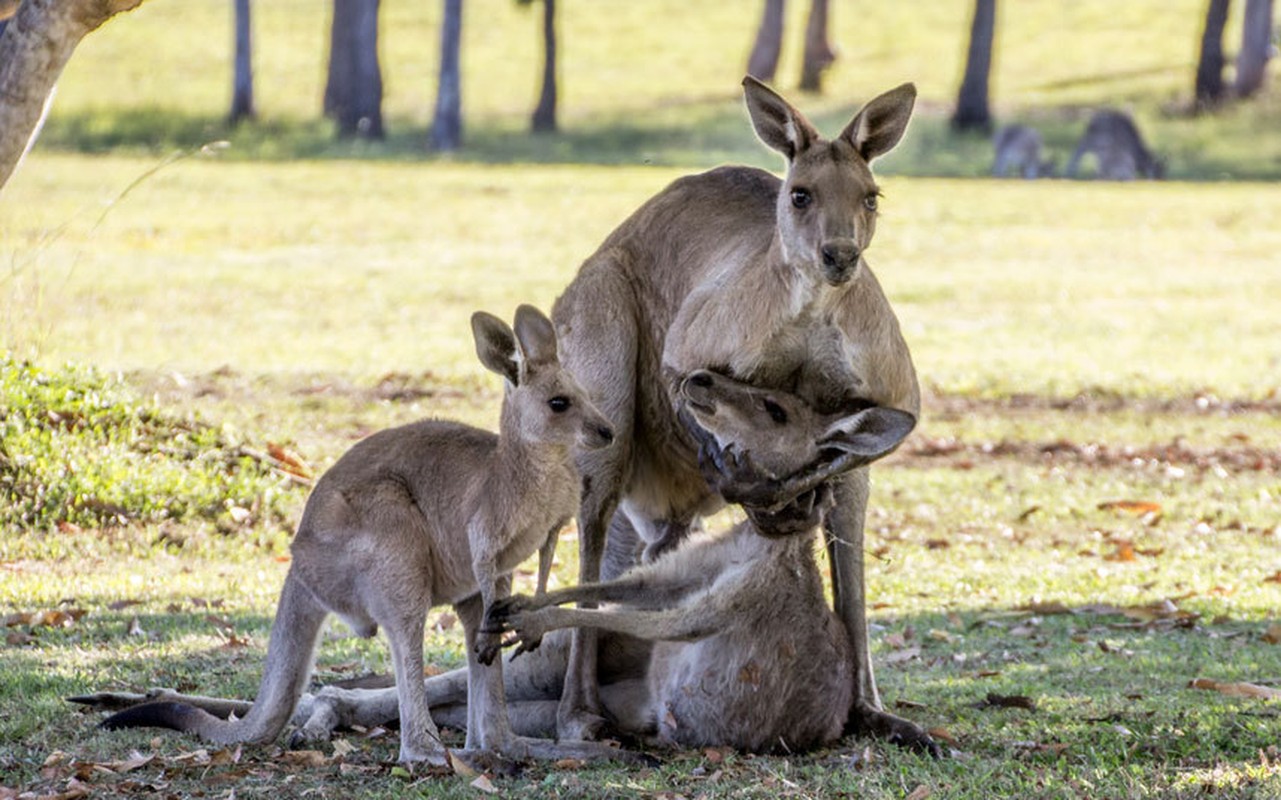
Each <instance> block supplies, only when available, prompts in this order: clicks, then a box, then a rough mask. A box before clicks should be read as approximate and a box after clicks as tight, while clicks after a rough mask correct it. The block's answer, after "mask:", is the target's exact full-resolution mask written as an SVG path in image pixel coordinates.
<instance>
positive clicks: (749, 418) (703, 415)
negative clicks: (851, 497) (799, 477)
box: [680, 370, 916, 478]
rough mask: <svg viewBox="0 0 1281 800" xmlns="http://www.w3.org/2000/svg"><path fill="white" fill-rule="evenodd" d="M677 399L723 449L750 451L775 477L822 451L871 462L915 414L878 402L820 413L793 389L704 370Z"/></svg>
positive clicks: (684, 384)
mask: <svg viewBox="0 0 1281 800" xmlns="http://www.w3.org/2000/svg"><path fill="white" fill-rule="evenodd" d="M680 399H681V401H682V402H683V405H684V407H685V408H686V409H687V410H688V411H689V412H690V414H691V415H692V416H693V418H694V421H695V422H697V423H698V425H699V427H701V428H703V429H704V430H705V431H707V432H708V433H710V434H711V435H712V436H713V437H715V438H716V441H717V444H719V445H720V447H721V448H722V449H723V450H734V451H737V452H738V453H743V454H748V455H750V456H751V457H752V460H753V461H754V462H755V463H756V465H757V466H758V467H759V468H761V469H763V470H765V471H766V472H768V473H769V474H770V475H772V476H773V477H776V478H780V477H786V476H788V475H792V474H793V473H795V472H797V471H798V470H800V469H801V468H803V467H805V466H806V465H808V464H810V463H812V462H813V461H814V460H815V459H817V458H818V457H819V456H820V455H821V454H822V453H823V451H825V450H837V451H841V452H844V453H851V454H854V455H855V460H854V463H853V464H852V465H851V466H855V467H857V466H861V465H863V464H868V463H871V462H873V461H875V460H877V459H878V458H881V457H882V456H885V455H888V454H889V453H891V452H893V450H894V448H896V447H898V446H899V444H900V443H902V441H903V439H905V438H906V437H907V435H908V434H909V433H911V432H912V428H914V427H915V426H916V417H914V416H912V415H911V414H909V413H907V412H906V411H899V410H897V409H893V408H881V407H879V406H873V407H872V408H867V409H863V410H862V411H859V412H857V413H853V414H819V413H818V412H817V411H815V410H814V409H813V408H811V407H810V405H809V404H808V403H806V402H805V401H804V400H802V399H801V398H799V397H797V396H796V395H794V394H790V393H788V392H782V391H776V390H773V389H762V388H760V387H757V386H752V385H750V384H746V383H742V382H740V381H736V380H734V379H733V378H727V377H725V376H723V375H720V374H719V373H715V372H709V371H707V370H697V371H695V372H692V373H690V374H689V375H687V376H686V377H685V379H684V380H682V381H681V385H680Z"/></svg>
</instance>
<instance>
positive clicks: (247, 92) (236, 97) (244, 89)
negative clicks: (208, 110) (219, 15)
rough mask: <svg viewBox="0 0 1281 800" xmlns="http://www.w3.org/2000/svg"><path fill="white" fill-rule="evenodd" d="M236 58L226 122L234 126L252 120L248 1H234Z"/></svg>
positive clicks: (251, 71) (251, 64)
mask: <svg viewBox="0 0 1281 800" xmlns="http://www.w3.org/2000/svg"><path fill="white" fill-rule="evenodd" d="M235 28H236V34H235V36H236V57H235V69H234V73H233V77H232V85H231V111H230V112H229V113H228V114H227V119H228V121H229V122H230V123H231V124H232V125H235V124H236V123H237V122H240V121H241V120H244V119H253V118H254V116H256V114H257V112H256V111H255V110H254V67H253V40H252V39H251V35H250V8H249V0H235Z"/></svg>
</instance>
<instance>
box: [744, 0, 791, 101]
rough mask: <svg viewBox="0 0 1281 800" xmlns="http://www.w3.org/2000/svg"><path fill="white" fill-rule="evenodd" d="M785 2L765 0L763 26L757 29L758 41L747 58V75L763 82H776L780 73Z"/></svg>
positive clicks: (762, 17) (782, 0)
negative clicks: (779, 59) (776, 76)
mask: <svg viewBox="0 0 1281 800" xmlns="http://www.w3.org/2000/svg"><path fill="white" fill-rule="evenodd" d="M783 7H784V0H765V10H764V12H763V13H762V14H761V26H760V27H759V28H757V29H756V41H755V42H754V43H753V44H752V52H751V55H749V56H748V57H747V74H748V75H751V76H752V77H753V78H756V79H758V80H762V81H772V80H774V73H776V72H777V71H778V57H779V54H780V53H782V51H783V10H784V8H783Z"/></svg>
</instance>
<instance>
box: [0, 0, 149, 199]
mask: <svg viewBox="0 0 1281 800" xmlns="http://www.w3.org/2000/svg"><path fill="white" fill-rule="evenodd" d="M141 4H142V0H25V2H23V3H22V5H21V6H20V7H19V8H18V12H17V15H16V16H15V17H14V18H13V19H12V20H10V23H9V25H8V26H7V27H6V29H5V31H4V33H3V34H2V35H0V187H3V186H4V184H5V183H7V182H8V180H9V177H10V176H11V175H12V174H13V171H14V170H15V169H17V167H18V162H19V161H20V160H21V159H22V156H23V155H24V154H25V153H26V151H27V148H28V146H29V144H30V143H31V141H32V139H33V136H34V133H35V131H36V129H37V127H38V125H39V123H40V121H41V119H42V118H43V115H44V112H45V110H46V102H45V101H46V100H48V98H49V93H50V92H51V91H52V90H53V85H54V83H56V82H57V80H58V76H59V75H60V74H62V69H63V67H65V66H66V65H67V61H68V60H69V59H70V58H71V54H72V53H73V52H74V51H75V49H76V45H78V44H79V43H80V40H81V39H83V38H84V37H85V36H86V35H88V34H89V33H90V32H91V31H93V30H95V29H97V28H98V26H100V25H102V23H104V22H106V21H107V20H108V19H110V18H111V17H113V16H115V15H116V14H119V13H120V12H122V11H131V10H133V9H134V8H137V7H138V6H139V5H141Z"/></svg>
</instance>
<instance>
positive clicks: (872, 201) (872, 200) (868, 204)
mask: <svg viewBox="0 0 1281 800" xmlns="http://www.w3.org/2000/svg"><path fill="white" fill-rule="evenodd" d="M863 207H864V208H866V209H867V210H868V211H875V210H876V195H875V194H869V195H868V196H867V197H864V198H863Z"/></svg>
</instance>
